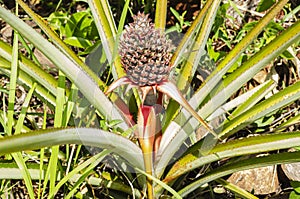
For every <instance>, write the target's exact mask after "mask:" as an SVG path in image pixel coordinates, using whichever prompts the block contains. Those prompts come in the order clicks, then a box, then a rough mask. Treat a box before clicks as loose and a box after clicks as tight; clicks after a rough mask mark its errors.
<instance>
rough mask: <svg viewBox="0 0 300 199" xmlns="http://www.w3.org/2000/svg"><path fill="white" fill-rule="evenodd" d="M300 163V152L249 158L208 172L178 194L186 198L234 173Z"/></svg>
mask: <svg viewBox="0 0 300 199" xmlns="http://www.w3.org/2000/svg"><path fill="white" fill-rule="evenodd" d="M299 161H300V152H293V153H279V154H273V155H268V156H263V157H256V158H249V159H247V160H243V161H239V162H234V163H231V164H227V165H225V166H221V167H218V168H216V169H214V170H213V171H211V172H208V173H207V174H205V175H204V176H201V177H200V179H198V180H196V181H195V182H193V183H191V184H189V185H187V186H186V187H184V188H182V189H181V190H180V191H178V193H179V194H180V195H181V196H182V197H184V196H186V195H187V194H189V193H191V192H192V191H194V190H195V189H196V188H198V187H199V186H201V185H203V184H205V183H208V182H211V181H213V180H216V179H218V178H221V177H224V176H226V175H229V174H232V173H234V172H238V171H243V170H247V169H253V168H259V167H264V166H269V165H274V164H282V163H292V162H299Z"/></svg>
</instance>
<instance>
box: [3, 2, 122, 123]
mask: <svg viewBox="0 0 300 199" xmlns="http://www.w3.org/2000/svg"><path fill="white" fill-rule="evenodd" d="M0 17H2V18H3V19H4V20H5V21H6V22H8V23H10V25H11V26H12V27H13V28H14V29H16V30H18V31H19V32H21V33H23V35H24V37H26V38H27V40H28V41H30V42H31V43H33V44H34V45H35V46H36V47H37V48H38V49H40V50H41V51H42V52H43V53H44V54H45V55H46V56H47V57H48V58H49V59H50V60H51V61H52V62H53V63H54V64H55V65H56V66H57V67H59V69H60V70H62V71H63V72H64V73H65V74H66V76H67V77H68V78H69V79H70V80H71V81H73V82H74V83H75V85H76V86H77V87H78V88H79V90H80V91H81V92H82V93H83V95H84V96H85V97H86V98H87V99H88V100H89V102H90V103H91V104H93V105H94V106H95V107H96V108H97V109H98V110H99V112H100V113H102V114H103V116H104V117H106V118H107V119H108V120H111V119H120V120H122V121H124V120H123V118H122V116H121V115H120V112H119V111H118V110H117V109H116V107H115V106H114V105H113V104H112V103H111V102H110V101H109V100H108V98H107V97H106V96H105V95H104V94H103V92H102V91H101V90H100V88H99V86H98V84H97V83H96V82H95V81H94V80H93V79H92V78H91V76H89V75H88V74H87V73H86V72H85V71H83V70H82V68H81V66H80V65H79V64H76V63H75V62H74V61H73V59H70V58H69V57H68V56H66V55H65V54H63V53H61V51H60V50H59V49H58V48H56V47H55V46H53V45H52V44H51V43H50V42H48V41H47V40H46V39H45V38H44V37H43V36H41V35H40V34H39V33H37V32H36V31H35V30H34V29H32V28H31V27H29V26H28V25H27V24H26V23H24V22H23V21H22V20H21V19H19V18H18V17H16V16H14V15H13V14H12V13H10V12H9V11H7V10H5V9H4V8H2V7H0ZM118 126H119V127H120V128H122V129H127V127H128V126H127V124H126V123H125V122H123V123H121V124H119V125H118Z"/></svg>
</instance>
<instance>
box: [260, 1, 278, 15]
mask: <svg viewBox="0 0 300 199" xmlns="http://www.w3.org/2000/svg"><path fill="white" fill-rule="evenodd" d="M275 2H276V1H275V0H262V1H259V3H258V5H257V8H256V11H257V12H263V11H266V10H268V9H269V8H270V7H271V6H272V5H274V3H275Z"/></svg>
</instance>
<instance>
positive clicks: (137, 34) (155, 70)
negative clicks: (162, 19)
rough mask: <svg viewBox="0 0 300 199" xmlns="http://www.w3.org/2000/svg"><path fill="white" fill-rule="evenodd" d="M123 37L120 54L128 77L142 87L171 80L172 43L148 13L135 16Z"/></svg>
mask: <svg viewBox="0 0 300 199" xmlns="http://www.w3.org/2000/svg"><path fill="white" fill-rule="evenodd" d="M133 19H134V21H133V23H130V24H129V25H128V26H126V27H125V30H124V32H123V34H122V36H121V38H120V43H119V54H120V56H121V62H122V65H123V67H124V69H125V71H126V74H127V77H128V78H129V79H130V80H131V81H132V82H133V83H135V84H136V85H138V86H151V85H156V84H159V83H160V82H162V81H163V80H165V79H167V76H168V73H169V71H170V59H171V56H172V53H171V51H172V48H173V47H172V43H171V40H169V39H167V38H166V36H165V34H164V33H163V32H162V31H160V30H158V29H155V28H154V24H153V23H151V20H150V19H149V18H148V15H145V14H144V13H138V14H137V15H135V16H133Z"/></svg>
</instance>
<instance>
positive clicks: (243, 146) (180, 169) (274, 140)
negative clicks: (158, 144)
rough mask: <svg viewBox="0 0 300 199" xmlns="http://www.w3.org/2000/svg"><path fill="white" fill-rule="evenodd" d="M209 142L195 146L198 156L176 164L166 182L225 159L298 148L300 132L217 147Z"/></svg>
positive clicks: (190, 155)
mask: <svg viewBox="0 0 300 199" xmlns="http://www.w3.org/2000/svg"><path fill="white" fill-rule="evenodd" d="M207 141H208V140H202V141H200V142H199V143H198V144H197V145H195V146H193V148H195V149H198V150H199V151H196V152H197V153H196V154H195V153H189V154H187V155H186V156H184V157H183V158H181V159H180V160H179V161H178V162H176V163H175V164H174V166H173V167H172V169H171V170H170V171H169V173H168V175H167V176H166V178H165V179H164V182H169V181H171V180H173V179H176V178H177V177H178V176H180V175H182V174H184V173H186V172H188V171H191V170H193V169H195V168H198V167H200V166H203V165H205V164H209V163H212V162H214V161H217V160H221V159H224V158H230V157H237V156H241V155H248V154H256V153H262V152H267V151H273V150H279V149H287V148H292V147H295V146H298V145H299V141H300V132H292V133H279V134H268V135H260V136H255V137H249V138H244V139H241V140H234V141H229V142H226V143H224V144H218V145H216V146H213V145H212V144H214V143H208V142H207Z"/></svg>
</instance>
